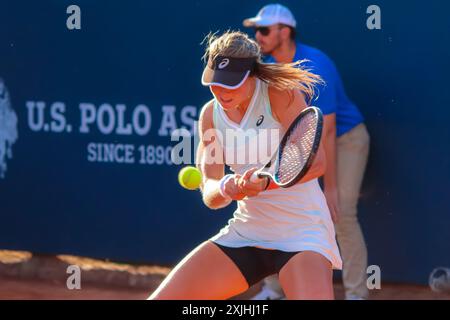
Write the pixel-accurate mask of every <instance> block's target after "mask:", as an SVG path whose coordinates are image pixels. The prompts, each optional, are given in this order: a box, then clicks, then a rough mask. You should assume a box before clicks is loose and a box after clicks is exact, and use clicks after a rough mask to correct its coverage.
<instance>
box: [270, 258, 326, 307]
mask: <svg viewBox="0 0 450 320" xmlns="http://www.w3.org/2000/svg"><path fill="white" fill-rule="evenodd" d="M279 278H280V283H281V287H282V288H283V290H284V293H285V294H286V298H287V299H290V300H332V299H334V291H333V270H332V265H331V262H330V261H328V260H327V259H326V258H325V257H324V256H323V255H321V254H319V253H317V252H313V251H304V252H300V253H297V254H296V255H295V256H293V257H292V258H291V259H290V260H289V261H288V262H287V263H286V264H285V265H284V266H283V268H281V271H280V275H279Z"/></svg>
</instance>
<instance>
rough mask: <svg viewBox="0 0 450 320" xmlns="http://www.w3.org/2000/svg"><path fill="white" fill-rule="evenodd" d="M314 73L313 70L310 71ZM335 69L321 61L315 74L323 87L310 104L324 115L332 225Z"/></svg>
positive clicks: (335, 208)
mask: <svg viewBox="0 0 450 320" xmlns="http://www.w3.org/2000/svg"><path fill="white" fill-rule="evenodd" d="M312 72H314V70H313V71H312ZM335 72H336V69H335V67H334V65H333V64H332V63H331V61H330V62H329V61H323V62H322V63H321V65H320V69H319V70H317V72H316V73H317V74H319V75H320V76H321V77H322V80H323V81H325V84H324V85H319V86H317V91H318V98H317V99H316V100H315V101H312V102H311V105H314V106H317V107H319V108H320V109H321V110H322V113H323V115H324V126H323V131H322V144H323V147H324V149H325V157H326V163H327V168H326V170H325V174H324V176H323V183H324V194H325V198H326V200H327V204H328V208H329V209H330V214H331V218H332V219H333V222H334V223H337V222H338V220H339V198H338V188H337V156H336V111H337V100H336V90H335V87H334V79H335V77H336V76H335Z"/></svg>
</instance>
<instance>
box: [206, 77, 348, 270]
mask: <svg viewBox="0 0 450 320" xmlns="http://www.w3.org/2000/svg"><path fill="white" fill-rule="evenodd" d="M213 108H214V109H213V121H214V127H215V129H216V130H217V131H218V132H219V140H220V142H221V144H222V148H223V150H224V156H225V163H226V164H227V165H229V166H230V168H231V170H232V171H234V172H235V173H238V174H243V173H244V172H245V171H246V170H248V169H249V168H252V167H261V166H263V165H265V164H266V163H267V162H268V161H269V160H270V159H271V155H272V154H273V152H275V151H276V150H277V147H278V144H279V141H281V138H282V137H283V134H284V131H283V129H282V126H281V124H280V123H279V122H278V121H276V120H275V119H274V117H273V116H272V108H271V106H270V99H269V94H268V85H267V84H266V83H265V82H263V81H261V80H259V79H256V86H255V91H254V94H253V97H252V99H251V101H250V104H249V106H248V108H247V111H246V113H245V115H244V117H243V118H242V120H241V122H240V123H239V124H237V123H235V122H233V121H231V120H230V119H229V118H228V116H227V115H226V113H225V111H224V110H223V109H222V107H221V106H220V104H219V102H218V101H217V100H215V101H214V107H213ZM227 133H228V134H230V133H232V134H235V135H236V137H237V139H235V140H234V143H233V142H232V140H233V139H229V135H228V136H227ZM242 136H245V137H246V138H247V140H243V139H241V138H242ZM267 137H270V139H269V140H270V142H269V143H268V146H266V147H264V146H263V147H264V148H265V150H264V151H267V152H256V153H258V155H255V154H254V153H255V152H253V154H252V153H251V152H250V154H249V152H248V151H254V150H255V149H251V148H249V146H250V147H251V146H253V147H254V146H255V144H258V143H259V145H258V146H261V145H264V143H263V142H264V140H267ZM257 150H258V149H257ZM245 152H247V154H248V155H247V156H246V157H245V158H244V157H242V158H238V157H239V155H242V153H244V154H245ZM249 158H252V159H249ZM239 160H244V161H239ZM249 160H250V161H249ZM252 160H253V161H252ZM211 240H212V241H214V242H217V243H219V244H221V245H224V246H228V247H244V246H254V247H261V248H267V249H277V250H282V251H287V252H294V251H305V250H310V251H315V252H318V253H320V254H322V255H323V256H325V257H326V258H327V259H328V260H329V261H330V262H331V263H332V265H333V267H334V268H335V269H341V268H342V260H341V257H340V254H339V249H338V246H337V244H336V240H335V231H334V225H333V222H332V221H331V217H330V213H329V211H328V206H327V203H326V200H325V197H324V195H323V193H322V190H321V189H320V186H319V184H318V181H317V179H314V180H311V181H308V182H305V183H301V184H296V185H294V186H292V187H290V188H285V189H284V188H279V189H272V190H266V191H263V192H261V193H259V194H258V196H256V197H250V198H244V199H242V200H240V201H237V208H236V211H235V212H234V215H233V218H232V219H230V220H229V222H228V225H227V226H225V227H224V228H223V229H222V230H220V232H219V233H218V234H216V235H215V236H214V237H212V238H211Z"/></svg>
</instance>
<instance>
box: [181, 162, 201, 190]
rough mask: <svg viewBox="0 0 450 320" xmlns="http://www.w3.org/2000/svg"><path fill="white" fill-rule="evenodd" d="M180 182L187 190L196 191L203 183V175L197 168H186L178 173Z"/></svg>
mask: <svg viewBox="0 0 450 320" xmlns="http://www.w3.org/2000/svg"><path fill="white" fill-rule="evenodd" d="M178 182H179V183H180V185H181V186H182V187H183V188H185V189H188V190H195V189H197V188H198V187H199V186H200V183H201V182H202V173H201V172H200V170H198V169H197V168H196V167H192V166H187V167H184V168H183V169H181V170H180V172H179V173H178Z"/></svg>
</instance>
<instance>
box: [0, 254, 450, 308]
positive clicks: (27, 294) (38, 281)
mask: <svg viewBox="0 0 450 320" xmlns="http://www.w3.org/2000/svg"><path fill="white" fill-rule="evenodd" d="M73 264H76V265H78V266H80V268H81V270H82V276H81V289H80V290H69V289H67V286H66V278H67V277H68V275H67V274H66V272H65V270H66V269H67V266H69V265H73ZM169 271H170V268H166V267H160V266H151V265H139V266H138V265H128V264H119V263H113V262H108V261H103V260H95V259H89V258H82V257H74V256H66V255H60V256H36V255H32V254H31V253H28V252H19V251H9V250H3V251H2V250H0V299H1V300H5V299H8V300H23V299H33V300H34V299H36V300H54V299H56V300H60V299H62V300H143V299H146V298H147V297H148V296H149V295H150V293H151V292H152V291H153V290H154V289H155V288H156V286H157V285H158V284H159V283H160V282H161V281H162V279H163V277H164V276H165V275H166V274H167V273H168V272H169ZM258 287H259V285H256V286H254V287H252V288H250V289H249V290H248V291H247V292H246V293H244V294H242V295H240V296H237V297H235V299H239V300H246V299H249V298H251V296H252V295H253V294H255V293H257V292H258V289H259V288H258ZM335 295H336V298H337V299H339V300H342V299H343V297H344V290H343V287H342V284H340V283H338V282H336V283H335ZM370 300H450V294H441V293H436V292H433V291H432V290H431V289H430V288H429V287H427V286H420V285H413V284H394V283H382V285H381V289H380V290H372V291H371V293H370Z"/></svg>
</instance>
